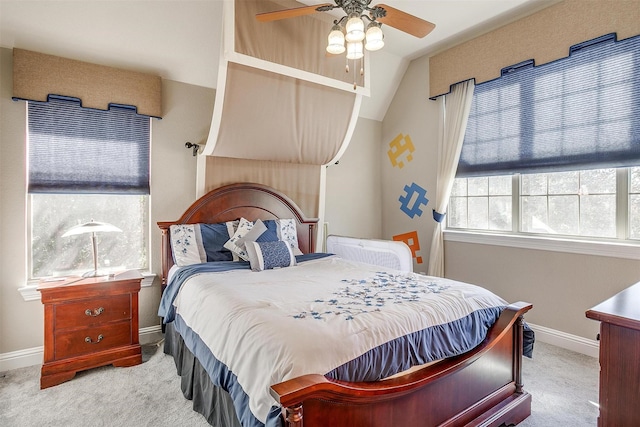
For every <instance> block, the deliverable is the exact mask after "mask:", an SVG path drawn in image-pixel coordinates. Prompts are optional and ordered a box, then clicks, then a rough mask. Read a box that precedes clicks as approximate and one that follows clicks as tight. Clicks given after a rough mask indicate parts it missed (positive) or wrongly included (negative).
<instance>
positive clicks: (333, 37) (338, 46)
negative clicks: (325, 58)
mask: <svg viewBox="0 0 640 427" xmlns="http://www.w3.org/2000/svg"><path fill="white" fill-rule="evenodd" d="M344 51H345V47H344V34H343V33H342V30H341V29H340V27H339V26H338V25H334V26H333V28H332V29H331V32H330V33H329V37H328V43H327V52H329V53H332V54H334V55H339V54H341V53H342V52H344Z"/></svg>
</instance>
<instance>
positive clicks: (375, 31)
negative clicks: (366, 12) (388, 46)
mask: <svg viewBox="0 0 640 427" xmlns="http://www.w3.org/2000/svg"><path fill="white" fill-rule="evenodd" d="M366 38H367V43H366V44H365V45H364V47H365V49H367V50H369V51H375V50H379V49H382V47H383V46H384V34H383V33H382V29H381V28H380V25H379V24H377V23H376V22H372V23H370V24H369V26H368V27H367V34H366Z"/></svg>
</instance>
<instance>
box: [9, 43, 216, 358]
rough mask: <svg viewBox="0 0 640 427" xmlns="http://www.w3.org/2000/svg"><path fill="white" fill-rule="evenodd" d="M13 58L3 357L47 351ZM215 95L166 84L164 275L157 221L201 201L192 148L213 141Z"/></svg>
mask: <svg viewBox="0 0 640 427" xmlns="http://www.w3.org/2000/svg"><path fill="white" fill-rule="evenodd" d="M11 66H12V57H11V50H10V49H5V48H1V49H0V67H1V68H0V355H2V354H4V353H9V352H14V351H19V350H26V349H31V348H35V347H39V346H42V344H43V308H42V304H41V303H40V302H39V301H24V300H23V298H22V296H21V295H20V293H19V292H18V290H17V289H18V288H19V287H20V286H23V285H24V284H26V246H25V244H26V237H25V236H26V224H25V200H26V198H25V158H26V156H25V125H26V122H25V120H26V118H25V117H26V116H25V103H24V102H14V101H12V100H11V92H12V68H11ZM214 98H215V91H214V90H212V89H207V88H202V87H196V86H192V85H187V84H183V83H178V82H173V81H167V80H165V81H163V110H164V117H163V119H162V120H153V122H152V123H153V124H152V139H153V140H152V153H151V236H152V238H151V254H152V258H151V263H152V270H153V272H154V273H156V274H158V273H159V272H160V240H159V238H160V233H159V231H158V229H157V227H156V226H155V223H156V222H157V221H162V220H173V219H177V218H178V216H179V215H180V214H181V213H182V212H183V211H184V210H185V209H186V208H187V207H188V206H189V205H190V204H191V203H192V202H193V200H194V199H195V176H196V158H195V157H192V155H191V150H188V149H186V148H184V144H185V142H187V141H190V142H196V143H197V142H203V141H205V140H206V137H207V134H208V128H209V124H210V122H211V114H212V111H213V102H214ZM159 300H160V286H159V279H156V280H155V281H154V283H153V286H151V287H148V288H143V289H142V291H141V292H140V327H141V328H146V327H151V326H154V325H158V324H159V318H158V317H157V314H156V313H157V309H158V302H159Z"/></svg>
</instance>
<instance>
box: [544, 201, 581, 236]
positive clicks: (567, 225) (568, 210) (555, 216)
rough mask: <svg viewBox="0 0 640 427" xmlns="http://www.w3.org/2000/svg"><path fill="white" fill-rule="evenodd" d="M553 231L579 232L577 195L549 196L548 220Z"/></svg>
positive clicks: (561, 232) (559, 232)
mask: <svg viewBox="0 0 640 427" xmlns="http://www.w3.org/2000/svg"><path fill="white" fill-rule="evenodd" d="M547 224H548V225H549V228H550V229H551V230H553V233H557V234H572V235H578V234H580V203H579V199H578V196H550V197H549V222H548V223H547Z"/></svg>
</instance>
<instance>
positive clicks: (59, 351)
mask: <svg viewBox="0 0 640 427" xmlns="http://www.w3.org/2000/svg"><path fill="white" fill-rule="evenodd" d="M55 342H56V343H55V358H56V359H58V360H59V359H64V358H67V357H73V356H80V355H83V354H90V353H95V352H98V351H104V350H108V349H110V348H114V347H120V346H124V345H128V344H132V342H131V322H129V321H126V322H120V323H114V324H110V325H102V326H96V327H93V328H85V329H80V330H70V331H59V332H56V338H55Z"/></svg>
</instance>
